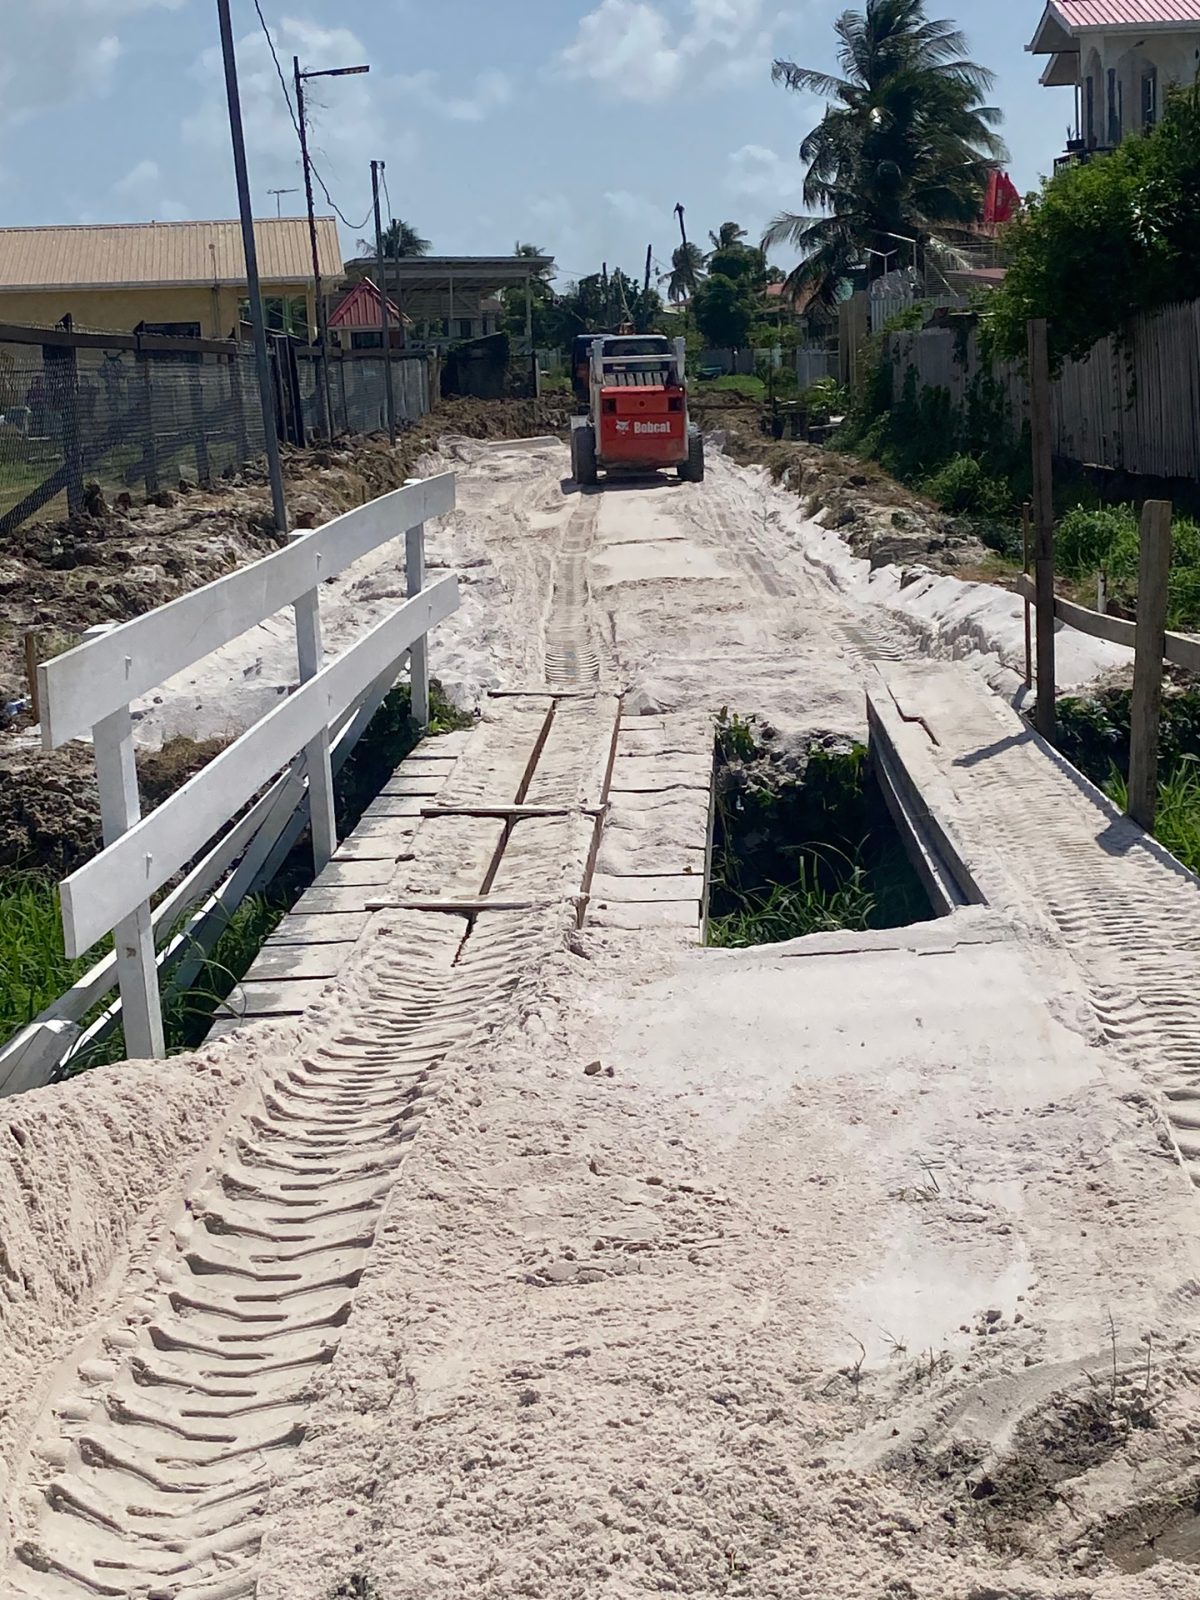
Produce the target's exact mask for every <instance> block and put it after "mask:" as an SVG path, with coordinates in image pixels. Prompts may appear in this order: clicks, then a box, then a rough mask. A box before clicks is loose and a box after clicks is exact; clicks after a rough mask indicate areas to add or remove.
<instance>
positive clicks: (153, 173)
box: [113, 160, 160, 196]
mask: <svg viewBox="0 0 1200 1600" xmlns="http://www.w3.org/2000/svg"><path fill="white" fill-rule="evenodd" d="M159 176H160V174H159V170H158V162H157V161H149V160H147V161H139V162H138V163H137V165H136V166H134V167H131V168H130V169H129V171H128V172H127V173H126V174H125V176H124V177H123V178H118V179H117V181H116V183H114V184H113V193H114V194H120V195H128V196H139V195H142V194H144V193H145V191H146V190H147V189H151V188H153V187H154V185H155V184H156V183H157V182H158V180H159Z"/></svg>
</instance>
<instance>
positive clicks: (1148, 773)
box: [1129, 500, 1171, 833]
mask: <svg viewBox="0 0 1200 1600" xmlns="http://www.w3.org/2000/svg"><path fill="white" fill-rule="evenodd" d="M1170 572H1171V502H1170V501H1169V500H1147V501H1146V503H1145V505H1144V506H1143V507H1142V551H1141V561H1140V565H1139V570H1138V602H1137V636H1136V641H1135V644H1134V659H1133V698H1132V700H1131V702H1130V706H1129V815H1130V816H1131V817H1132V818H1133V820H1134V821H1135V822H1138V823H1140V824H1141V825H1142V827H1143V828H1145V829H1146V831H1147V833H1149V832H1150V831H1151V830H1152V829H1153V827H1154V814H1155V811H1156V809H1157V806H1158V729H1159V721H1160V718H1161V713H1162V681H1163V648H1164V645H1165V643H1166V641H1165V639H1164V635H1165V633H1166V629H1167V601H1168V592H1167V585H1168V579H1169V577H1170Z"/></svg>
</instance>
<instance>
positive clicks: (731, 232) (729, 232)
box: [708, 222, 746, 250]
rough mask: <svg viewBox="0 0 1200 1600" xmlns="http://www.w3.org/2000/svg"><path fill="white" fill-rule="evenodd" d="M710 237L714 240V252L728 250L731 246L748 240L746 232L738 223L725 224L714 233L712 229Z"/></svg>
mask: <svg viewBox="0 0 1200 1600" xmlns="http://www.w3.org/2000/svg"><path fill="white" fill-rule="evenodd" d="M708 237H709V238H710V239H711V240H712V247H713V249H714V250H728V248H729V246H730V245H731V244H741V243H742V241H743V240H744V239H745V238H746V230H745V228H743V227H742V226H741V224H740V223H737V222H723V223H722V224H721V226H720V227H719V228H718V229H717V231H716V233H713V232H712V231H711V229H710V231H709V235H708Z"/></svg>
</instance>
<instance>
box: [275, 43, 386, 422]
mask: <svg viewBox="0 0 1200 1600" xmlns="http://www.w3.org/2000/svg"><path fill="white" fill-rule="evenodd" d="M370 70H371V69H370V67H330V68H327V69H325V70H324V71H320V72H301V71H300V57H299V56H293V57H292V77H293V82H294V83H295V87H296V122H297V125H298V127H299V130H300V162H301V165H302V166H303V168H304V199H305V202H306V204H307V206H308V239H309V244H310V245H311V246H312V269H313V296H314V298H315V300H316V312H317V365H318V373H317V411H318V413H319V415H320V419H321V427H322V429H323V430H324V432H325V435H326V437H327V438H332V437H333V405H332V401H331V396H330V390H329V361H328V354H327V349H326V331H325V305H324V300H323V298H322V295H321V264H320V260H319V258H318V255H317V219H316V215H315V214H314V211H313V189H312V163H311V162H310V161H309V159H308V124H307V122H306V121H305V117H304V85H305V83H306V82H307V80H308V79H309V78H348V77H354V76H356V75H357V74H359V73H362V72H370Z"/></svg>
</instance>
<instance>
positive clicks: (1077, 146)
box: [1054, 139, 1115, 173]
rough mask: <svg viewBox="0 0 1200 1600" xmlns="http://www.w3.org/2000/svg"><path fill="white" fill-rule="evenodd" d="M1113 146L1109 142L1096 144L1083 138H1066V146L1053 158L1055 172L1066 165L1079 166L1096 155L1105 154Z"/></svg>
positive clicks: (1061, 169)
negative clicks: (1089, 142)
mask: <svg viewBox="0 0 1200 1600" xmlns="http://www.w3.org/2000/svg"><path fill="white" fill-rule="evenodd" d="M1114 148H1115V147H1114V146H1113V145H1111V144H1097V143H1096V142H1095V141H1093V142H1092V143H1091V144H1088V143H1087V141H1086V140H1084V139H1068V140H1067V148H1066V150H1065V151H1064V152H1063V154H1062V155H1061V156H1055V158H1054V170H1055V172H1056V173H1057V172H1063V171H1065V169H1066V168H1067V167H1081V166H1083V165H1085V164H1086V163H1087V162H1089V161H1092V160H1094V159H1095V157H1096V156H1106V155H1108V153H1109V152H1110V151H1111V150H1112V149H1114Z"/></svg>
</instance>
